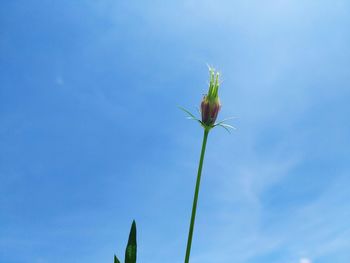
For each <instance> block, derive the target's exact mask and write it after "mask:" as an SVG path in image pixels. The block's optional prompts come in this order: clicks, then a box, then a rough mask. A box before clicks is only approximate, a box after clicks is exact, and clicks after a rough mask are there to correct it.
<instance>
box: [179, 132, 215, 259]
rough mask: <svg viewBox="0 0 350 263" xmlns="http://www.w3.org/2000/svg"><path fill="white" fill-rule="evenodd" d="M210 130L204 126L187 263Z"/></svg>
mask: <svg viewBox="0 0 350 263" xmlns="http://www.w3.org/2000/svg"><path fill="white" fill-rule="evenodd" d="M209 130H210V129H209V128H204V136H203V143H202V150H201V157H200V159H199V166H198V173H197V182H196V188H195V191H194V198H193V206H192V214H191V222H190V229H189V232H188V239H187V248H186V257H185V263H188V262H189V261H190V253H191V245H192V236H193V229H194V221H195V219H196V211H197V201H198V193H199V186H200V183H201V175H202V167H203V160H204V154H205V148H206V145H207V139H208V134H209Z"/></svg>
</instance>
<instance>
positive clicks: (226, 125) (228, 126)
mask: <svg viewBox="0 0 350 263" xmlns="http://www.w3.org/2000/svg"><path fill="white" fill-rule="evenodd" d="M220 126H224V127H226V128H230V129H232V130H237V128H236V127H233V126H232V125H230V124H226V123H221V124H220Z"/></svg>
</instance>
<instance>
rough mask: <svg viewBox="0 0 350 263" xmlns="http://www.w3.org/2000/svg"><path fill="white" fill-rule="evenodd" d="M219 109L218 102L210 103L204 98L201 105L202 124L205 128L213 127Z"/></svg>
mask: <svg viewBox="0 0 350 263" xmlns="http://www.w3.org/2000/svg"><path fill="white" fill-rule="evenodd" d="M220 108H221V104H220V100H219V99H217V100H215V101H212V102H211V101H210V100H208V99H207V96H204V98H203V100H202V103H201V114H202V122H203V123H204V124H205V125H207V126H212V125H214V123H215V121H216V118H217V117H218V114H219V111H220Z"/></svg>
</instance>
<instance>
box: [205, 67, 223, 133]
mask: <svg viewBox="0 0 350 263" xmlns="http://www.w3.org/2000/svg"><path fill="white" fill-rule="evenodd" d="M209 74H210V81H209V90H208V94H206V95H204V97H203V100H202V103H201V115H202V123H203V124H204V125H206V126H208V127H212V126H213V125H214V123H215V121H216V118H217V116H218V113H219V111H220V108H221V104H220V99H219V95H218V91H219V76H220V74H219V72H217V71H215V69H213V68H210V67H209Z"/></svg>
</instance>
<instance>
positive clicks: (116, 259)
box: [114, 255, 120, 263]
mask: <svg viewBox="0 0 350 263" xmlns="http://www.w3.org/2000/svg"><path fill="white" fill-rule="evenodd" d="M114 263H120V261H119V259H118V258H117V256H116V255H114Z"/></svg>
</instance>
